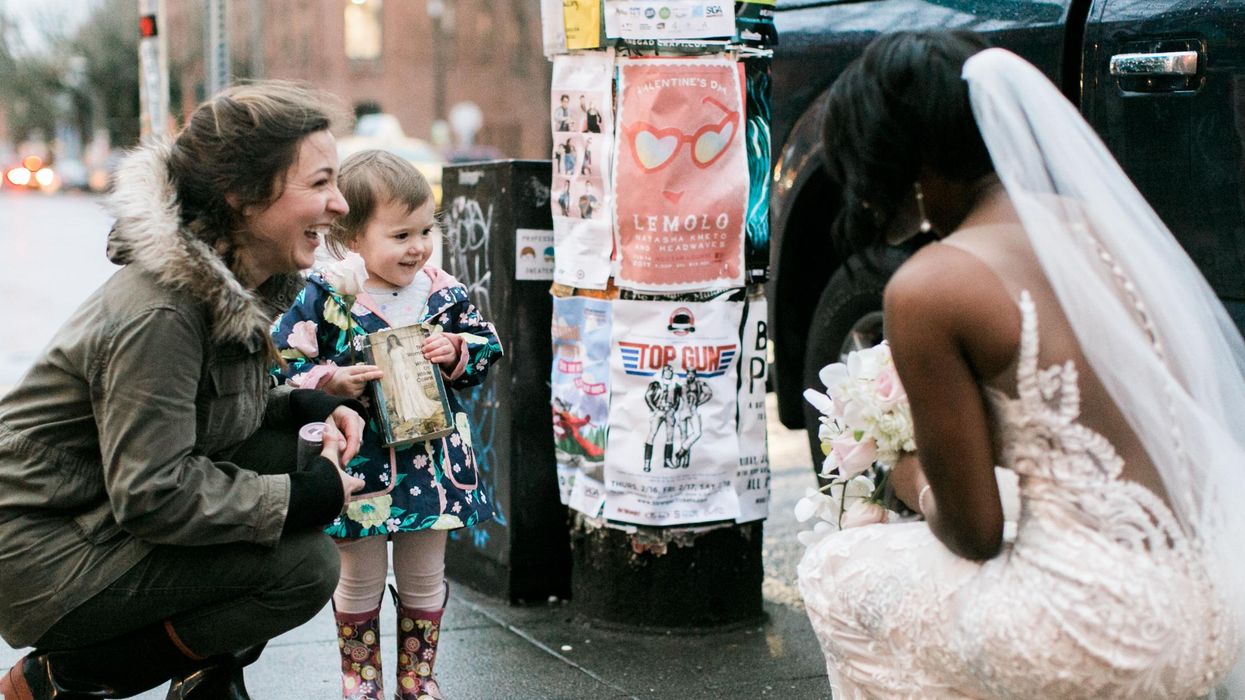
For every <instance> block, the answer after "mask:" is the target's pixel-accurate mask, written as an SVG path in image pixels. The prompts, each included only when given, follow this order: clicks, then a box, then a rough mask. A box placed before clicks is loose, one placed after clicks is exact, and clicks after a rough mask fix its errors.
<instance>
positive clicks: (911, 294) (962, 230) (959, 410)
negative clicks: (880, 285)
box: [886, 184, 1166, 558]
mask: <svg viewBox="0 0 1245 700" xmlns="http://www.w3.org/2000/svg"><path fill="white" fill-rule="evenodd" d="M1026 290H1027V291H1028V292H1029V295H1030V297H1031V298H1032V300H1033V303H1034V306H1035V310H1036V312H1037V314H1036V315H1037V318H1038V324H1039V328H1038V336H1039V337H1040V338H1041V343H1040V346H1039V354H1038V366H1039V367H1051V366H1055V365H1063V364H1064V363H1066V362H1069V361H1071V362H1072V363H1073V365H1074V366H1075V367H1076V369H1077V371H1078V372H1079V389H1080V394H1081V415H1080V422H1081V423H1082V424H1083V425H1085V426H1086V427H1087V428H1089V429H1091V430H1093V431H1094V432H1096V433H1098V434H1100V435H1102V436H1103V437H1105V438H1106V439H1107V440H1108V441H1109V442H1110V443H1111V444H1112V445H1113V446H1114V447H1115V450H1116V453H1117V454H1118V455H1119V456H1120V457H1121V459H1122V460H1123V461H1124V469H1123V473H1122V476H1123V478H1124V479H1127V480H1130V481H1135V482H1138V483H1139V484H1141V485H1143V486H1145V487H1146V488H1147V489H1149V490H1151V491H1152V492H1154V493H1155V494H1156V495H1158V496H1159V497H1160V498H1163V499H1164V500H1166V494H1165V491H1164V489H1163V486H1162V483H1161V481H1160V479H1159V477H1158V474H1157V472H1156V470H1155V469H1154V466H1153V464H1151V462H1150V460H1149V458H1148V457H1147V455H1146V453H1145V450H1144V449H1143V448H1142V445H1141V443H1140V441H1139V440H1138V438H1137V436H1136V435H1135V434H1134V432H1133V431H1132V429H1131V428H1130V427H1129V426H1128V424H1127V422H1126V421H1125V420H1124V417H1123V416H1122V415H1121V414H1120V412H1119V410H1118V409H1117V408H1116V405H1115V403H1114V402H1113V401H1112V400H1111V398H1110V396H1109V395H1108V394H1107V392H1106V389H1105V388H1104V387H1103V385H1102V384H1101V383H1100V382H1099V381H1098V379H1097V377H1096V376H1094V374H1093V372H1092V370H1091V369H1090V367H1089V363H1088V362H1087V361H1086V359H1085V357H1084V355H1083V354H1082V352H1081V347H1080V344H1079V342H1078V341H1077V339H1076V337H1075V335H1074V334H1073V332H1072V329H1071V327H1070V326H1069V325H1068V322H1067V320H1066V318H1065V317H1064V314H1063V312H1062V310H1061V308H1060V306H1059V303H1058V300H1057V299H1056V298H1055V295H1054V292H1053V290H1052V289H1051V287H1050V285H1049V283H1048V282H1047V280H1046V278H1045V276H1044V275H1043V273H1042V270H1041V266H1040V265H1039V264H1038V261H1037V259H1036V257H1035V256H1034V253H1033V250H1032V248H1031V247H1030V246H1029V243H1028V240H1027V238H1026V236H1025V232H1024V230H1023V229H1022V228H1021V225H1020V222H1019V220H1018V218H1017V216H1016V212H1015V210H1014V209H1013V208H1012V205H1011V202H1010V200H1009V199H1008V197H1007V194H1006V192H1005V191H1004V190H1003V188H1002V187H1001V186H999V185H997V184H995V185H994V186H992V187H989V188H988V189H986V190H985V192H984V193H983V195H982V197H981V198H980V199H979V200H978V202H977V204H976V205H975V206H974V207H973V208H972V210H971V211H970V212H969V214H968V216H967V217H966V218H965V219H964V221H963V223H962V224H961V226H960V227H959V228H958V229H957V230H956V231H955V232H954V233H952V234H951V235H949V236H947V237H946V238H945V239H943V240H942V241H941V242H940V243H939V244H935V245H930V246H926V247H925V248H924V249H922V250H921V251H920V252H918V253H917V254H916V255H914V256H913V258H912V259H911V260H909V261H908V262H907V263H906V264H905V265H904V266H903V267H902V268H901V269H900V270H899V272H898V273H896V275H895V277H894V279H893V280H892V281H891V283H890V285H889V286H888V287H887V292H886V319H887V334H888V337H889V339H890V343H891V346H892V349H893V352H894V355H895V362H896V365H897V367H898V369H899V372H900V378H901V379H902V380H903V382H904V385H905V387H906V388H907V390H908V395H909V398H910V400H911V402H912V411H913V421H914V423H915V426H916V430H917V444H918V445H920V458H921V464H922V467H923V469H924V471H925V474H926V476H927V478H928V479H929V480H930V483H931V485H932V486H933V490H934V493H935V494H937V496H938V499H937V503H938V511H939V515H938V517H937V518H936V519H935V520H936V522H931V527H932V528H933V529H934V531H935V533H936V534H938V536H939V538H940V539H942V540H943V541H944V543H946V544H947V545H948V547H950V548H951V549H952V550H953V551H956V552H957V553H960V554H962V555H964V556H969V557H972V558H984V557H983V556H982V555H985V556H991V555H993V553H994V552H995V551H997V548H998V545H997V544H995V542H996V541H997V540H996V539H995V538H996V537H1001V533H1002V522H1001V511H1000V510H999V508H998V506H997V505H996V504H993V503H991V502H990V501H991V500H992V499H994V500H997V490H996V488H995V487H994V485H993V478H994V477H993V466H994V465H996V464H1001V463H1002V460H1001V459H1000V455H999V445H998V436H997V433H996V426H993V425H992V424H991V420H990V416H989V407H988V405H987V401H986V397H985V395H984V391H983V388H984V387H990V388H993V389H995V390H998V391H1001V392H1003V393H1004V394H1006V395H1008V396H1012V397H1014V396H1016V358H1017V354H1018V350H1019V347H1020V336H1021V314H1020V310H1019V308H1018V307H1017V300H1018V299H1019V298H1020V294H1021V292H1023V291H1026ZM1156 400H1158V397H1156Z"/></svg>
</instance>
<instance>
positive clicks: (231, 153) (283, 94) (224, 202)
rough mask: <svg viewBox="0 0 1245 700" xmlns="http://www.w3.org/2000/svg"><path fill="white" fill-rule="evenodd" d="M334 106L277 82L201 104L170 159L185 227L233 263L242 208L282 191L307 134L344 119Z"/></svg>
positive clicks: (304, 90) (257, 84)
mask: <svg viewBox="0 0 1245 700" xmlns="http://www.w3.org/2000/svg"><path fill="white" fill-rule="evenodd" d="M335 104H336V100H334V99H332V98H330V97H329V96H327V95H325V94H323V93H319V92H316V91H314V90H311V89H309V88H305V87H302V86H300V85H297V84H295V83H290V82H285V81H278V80H266V81H257V82H254V83H248V84H245V85H238V86H234V87H231V88H228V89H226V90H224V91H222V92H220V93H218V94H217V95H216V96H214V97H212V98H211V99H209V100H208V101H206V102H204V103H203V104H201V105H200V106H199V107H198V108H197V109H196V110H195V111H194V114H192V115H191V117H190V120H189V121H188V122H187V124H186V127H185V128H184V129H182V131H181V133H180V134H178V136H177V139H176V141H175V142H174V144H173V149H172V153H171V155H170V157H169V174H170V176H171V177H172V178H173V181H174V183H175V186H176V189H177V197H178V200H179V202H178V204H179V206H180V208H181V216H182V224H183V225H185V226H186V227H187V228H188V229H190V230H191V231H192V232H194V234H195V235H197V236H199V237H200V238H201V239H202V240H203V241H204V242H206V243H208V244H209V245H212V246H213V247H214V248H216V250H217V251H218V252H220V253H221V255H222V256H223V257H224V258H225V260H226V262H227V263H230V264H232V262H233V261H232V248H233V237H234V234H235V233H236V232H237V231H240V230H241V229H242V228H243V224H242V213H241V212H242V210H243V209H245V208H246V207H247V206H252V205H259V206H260V207H264V206H267V205H268V204H269V203H271V202H272V201H273V200H275V199H276V198H277V197H279V196H280V195H281V192H282V190H283V188H284V183H283V182H280V181H279V180H280V178H281V177H282V176H283V175H284V174H285V172H286V170H288V169H289V168H290V166H291V165H292V164H293V162H294V159H295V157H296V156H297V153H298V147H299V143H300V142H301V141H302V140H303V138H305V137H306V136H308V135H309V134H313V133H315V132H317V131H324V130H326V129H330V128H331V127H332V126H333V125H334V123H335V121H336V122H338V123H344V120H343V119H342V118H341V117H342V116H344V112H340V111H339V110H336V109H334V105H335ZM227 195H231V196H232V197H233V199H234V202H233V204H232V205H231V204H230V202H229V201H228V199H227V198H226V197H227Z"/></svg>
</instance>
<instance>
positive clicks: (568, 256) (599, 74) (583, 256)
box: [549, 51, 614, 289]
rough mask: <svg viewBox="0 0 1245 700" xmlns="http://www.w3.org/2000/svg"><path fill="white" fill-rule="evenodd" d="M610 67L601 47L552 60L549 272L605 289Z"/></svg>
mask: <svg viewBox="0 0 1245 700" xmlns="http://www.w3.org/2000/svg"><path fill="white" fill-rule="evenodd" d="M613 65H614V62H613V57H612V55H611V53H610V52H608V51H605V52H597V53H588V54H576V55H572V56H556V57H554V61H553V84H552V90H551V93H550V103H551V104H550V110H551V112H550V113H551V115H552V128H553V186H552V188H551V190H550V196H549V206H550V207H551V208H552V210H553V235H554V247H555V249H556V250H557V255H556V259H555V261H554V272H553V275H554V280H555V281H556V282H558V283H559V284H565V285H568V286H572V287H579V288H581V289H605V288H606V286H607V283H608V280H609V276H610V258H611V253H612V251H613V232H612V230H611V228H610V207H611V203H612V200H613V187H612V185H611V179H612V178H611V177H610V175H611V167H610V164H611V161H612V159H613V149H612V146H613V139H612V134H613V131H614V113H613V112H614V110H613V97H612V94H613V90H612V86H613Z"/></svg>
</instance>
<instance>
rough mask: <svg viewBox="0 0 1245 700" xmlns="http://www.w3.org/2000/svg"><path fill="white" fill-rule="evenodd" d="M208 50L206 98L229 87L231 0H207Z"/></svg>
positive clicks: (206, 43) (206, 40)
mask: <svg viewBox="0 0 1245 700" xmlns="http://www.w3.org/2000/svg"><path fill="white" fill-rule="evenodd" d="M205 29H206V32H207V36H206V38H205V41H204V46H206V48H207V61H206V62H205V66H206V67H207V80H206V84H205V85H204V87H205V88H206V93H207V95H206V97H208V98H211V97H212V95H215V94H216V93H218V92H220V91H221V90H224V89H225V88H226V87H229V83H230V75H229V73H230V70H229V0H207V22H206V26H205Z"/></svg>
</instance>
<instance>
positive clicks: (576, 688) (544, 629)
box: [0, 586, 830, 700]
mask: <svg viewBox="0 0 1245 700" xmlns="http://www.w3.org/2000/svg"><path fill="white" fill-rule="evenodd" d="M765 608H766V613H767V616H768V619H767V620H766V621H765V622H764V623H763V624H759V625H753V626H748V627H743V628H739V629H735V630H730V631H724V632H715V633H708V634H694V635H693V634H663V633H639V632H632V631H622V630H611V629H602V628H600V627H597V626H593V625H590V624H588V623H586V622H585V621H583V620H582V619H580V618H578V617H577V616H576V614H575V609H574V606H573V605H571V604H568V603H564V602H558V603H553V604H550V605H544V606H538V607H525V608H517V607H509V606H508V605H506V604H504V603H502V602H500V601H497V600H495V599H492V598H489V597H486V596H483V595H481V594H479V593H477V592H475V591H472V590H470V589H468V588H466V587H464V586H453V588H452V591H451V595H450V605H449V608H448V609H447V611H446V615H445V622H444V626H443V628H442V633H441V640H442V641H441V653H440V655H439V657H438V661H437V671H438V674H437V675H438V676H439V678H440V679H441V681H442V687H443V689H444V690H445V692H446V694H447V696H448V697H449V698H451V699H453V700H512V699H518V698H531V699H546V698H548V699H551V700H552V699H566V700H571V699H576V700H578V699H581V698H582V699H595V698H670V699H671V700H674V699H676V698H677V699H680V700H684V699H691V698H757V697H774V698H825V697H829V695H830V693H829V685H828V684H827V682H826V677H825V666H824V661H823V659H822V656H821V652H820V650H819V648H818V646H817V640H816V639H815V638H814V636H813V633H812V630H811V628H810V627H809V624H808V620H807V618H805V616H804V613H803V612H802V611H800V610H798V609H796V608H793V607H790V606H787V605H782V604H777V603H773V602H769V601H767V602H766V606H765ZM394 624H395V623H394V615H393V612H392V608H387V609H386V610H385V611H384V612H383V613H382V621H381V625H382V630H383V638H384V642H385V646H384V651H383V654H382V658H383V661H384V662H386V663H388V664H392V662H393V660H394V659H395V658H396V651H395V648H394V635H393V629H394ZM334 634H335V631H334V625H333V616H332V611H331V610H330V609H329V608H327V607H326V608H325V609H324V610H322V611H321V612H320V614H319V615H317V616H316V617H315V619H313V620H311V621H310V622H308V623H307V624H305V625H303V626H302V627H299V628H297V629H295V630H292V631H290V632H288V633H286V634H284V635H282V636H280V637H277V638H276V639H274V640H273V641H272V642H271V643H269V645H268V648H267V650H266V651H265V652H264V655H263V657H262V658H261V659H260V660H259V661H258V662H257V663H256V664H255V665H253V666H251V667H250V668H248V669H247V686H248V687H249V689H250V690H251V694H252V696H254V697H255V698H256V700H314V699H319V698H324V699H325V700H329V699H331V698H336V697H340V692H341V691H340V681H339V676H338V673H337V669H338V656H337V644H336V642H335V636H334ZM20 655H21V652H19V651H15V650H10V649H8V648H4V649H0V664H3V667H4V668H5V669H7V668H8V667H9V666H10V665H11V664H12V663H14V662H15V661H16V660H17V659H18V658H19V657H20ZM385 670H386V680H387V681H388V682H389V685H390V687H392V683H393V681H392V678H393V667H392V665H390V666H389V667H387V668H386V669H385ZM390 693H392V690H390ZM138 697H139V698H143V699H144V700H161V699H162V698H163V697H164V689H163V688H160V689H157V690H152V691H149V692H147V693H143V694H142V695H140V696H138ZM390 697H391V696H390Z"/></svg>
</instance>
